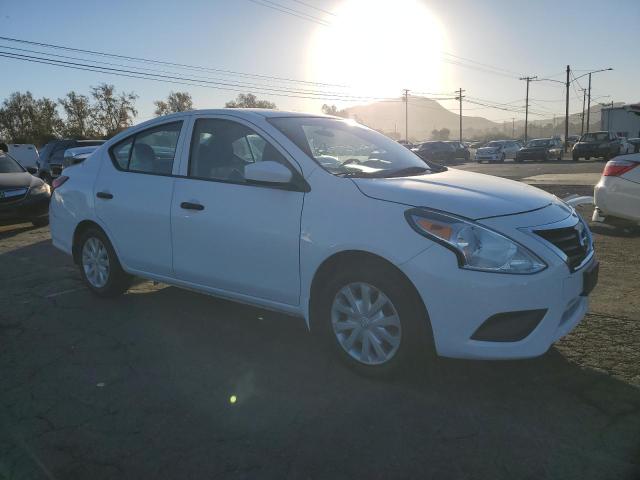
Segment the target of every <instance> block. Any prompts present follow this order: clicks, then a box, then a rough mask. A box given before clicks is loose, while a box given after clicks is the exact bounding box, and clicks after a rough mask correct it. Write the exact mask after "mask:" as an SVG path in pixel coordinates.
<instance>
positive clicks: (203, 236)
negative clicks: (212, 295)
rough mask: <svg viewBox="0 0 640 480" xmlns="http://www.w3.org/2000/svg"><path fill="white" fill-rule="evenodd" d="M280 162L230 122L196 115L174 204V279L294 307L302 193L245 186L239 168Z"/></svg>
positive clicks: (278, 154) (266, 145) (250, 132)
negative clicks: (185, 164) (256, 163)
mask: <svg viewBox="0 0 640 480" xmlns="http://www.w3.org/2000/svg"><path fill="white" fill-rule="evenodd" d="M263 160H265V161H266V160H269V161H277V162H281V163H283V164H284V165H286V166H287V167H288V168H290V169H292V171H295V169H294V168H293V167H292V166H291V163H290V162H289V161H288V160H287V159H286V158H285V155H284V154H283V152H282V151H280V150H278V149H277V148H276V147H274V146H273V145H272V144H271V143H270V142H269V141H267V140H265V138H264V136H261V135H259V134H258V133H257V132H256V131H255V130H254V129H252V128H250V127H249V126H247V125H245V124H242V123H239V122H237V121H235V120H233V121H232V120H228V119H222V118H212V117H209V118H199V119H197V120H196V121H195V123H194V125H193V133H192V136H191V147H190V152H189V156H188V165H187V167H186V170H184V173H186V176H184V177H182V178H177V179H176V183H175V191H174V197H173V202H172V206H171V231H172V237H173V265H174V270H175V275H176V277H177V278H178V279H181V280H185V281H188V282H191V283H195V284H198V285H203V286H206V287H210V288H214V289H218V290H222V291H227V292H231V293H235V294H241V295H247V296H250V297H257V298H261V299H266V300H269V301H273V302H278V303H284V304H288V305H297V304H298V303H299V294H300V277H299V241H300V216H301V213H302V203H303V199H304V193H303V192H300V191H292V190H287V189H283V188H274V187H270V186H265V185H254V184H250V183H247V182H246V181H245V179H244V166H245V165H247V164H249V163H252V162H260V161H263Z"/></svg>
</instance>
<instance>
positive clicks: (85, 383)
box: [0, 161, 640, 479]
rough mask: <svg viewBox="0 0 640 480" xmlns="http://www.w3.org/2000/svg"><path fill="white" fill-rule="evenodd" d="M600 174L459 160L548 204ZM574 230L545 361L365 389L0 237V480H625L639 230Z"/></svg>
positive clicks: (311, 345) (472, 367) (33, 240)
mask: <svg viewBox="0 0 640 480" xmlns="http://www.w3.org/2000/svg"><path fill="white" fill-rule="evenodd" d="M602 167H603V163H600V162H593V161H592V162H579V163H573V162H568V161H565V162H549V163H526V164H515V163H513V162H507V163H505V164H491V165H478V164H475V163H469V164H464V165H460V166H459V168H462V169H465V170H471V171H476V172H481V173H488V174H492V175H499V176H503V177H507V178H512V179H515V180H520V181H523V182H526V183H530V184H533V185H537V186H540V187H541V188H545V189H547V190H549V191H551V192H553V193H555V194H557V195H559V196H561V197H563V196H566V195H568V194H572V193H576V194H580V195H585V194H586V195H588V194H590V193H592V190H593V184H594V183H595V181H597V178H598V177H599V174H600V172H601V170H602ZM580 210H581V213H583V214H584V215H585V216H588V217H589V218H590V215H591V207H581V209H580ZM593 231H594V234H595V241H596V250H597V254H598V256H599V259H600V261H601V270H600V283H599V285H598V287H597V288H596V290H595V291H594V293H593V294H592V302H591V307H590V312H589V314H588V315H587V317H586V318H585V319H584V321H583V322H582V324H581V325H579V326H578V328H577V329H576V330H575V331H574V332H572V333H571V334H570V335H569V336H567V337H566V338H564V339H563V340H561V341H560V342H558V343H557V344H556V345H555V346H554V347H552V349H551V350H550V351H549V352H548V353H547V354H546V355H544V356H543V357H540V358H537V359H532V360H526V361H509V362H471V361H460V360H449V359H426V360H425V362H424V363H423V364H419V365H415V369H414V370H412V371H410V372H406V374H405V375H402V376H401V377H399V378H395V379H393V380H388V381H374V380H370V379H366V378H362V377H359V376H357V375H355V374H354V373H353V372H351V371H350V370H347V369H345V368H344V367H343V366H341V364H339V363H337V362H335V361H334V360H333V358H332V357H331V356H329V355H328V354H327V352H325V351H324V350H323V348H322V347H321V346H320V345H319V344H318V343H317V342H316V341H315V338H314V337H313V336H312V335H310V334H308V333H307V331H306V328H305V326H304V323H303V322H302V321H300V320H298V319H295V318H290V317H286V316H283V315H279V314H274V313H270V312H266V311H263V310H259V309H255V308H251V307H247V306H242V305H238V304H234V303H231V302H227V301H222V300H217V299H214V298H211V297H207V296H204V295H199V294H195V293H192V292H188V291H185V290H180V289H177V288H174V287H169V286H166V285H162V284H153V283H152V282H139V283H137V284H136V285H135V286H134V287H133V288H132V289H131V290H130V291H129V292H128V293H127V294H126V295H124V296H123V297H120V298H118V299H115V300H101V299H98V298H96V297H94V296H93V295H92V294H90V293H89V292H88V291H87V290H86V289H85V288H84V287H83V285H82V283H81V280H80V276H79V274H78V273H77V269H76V267H75V266H74V265H73V263H72V262H71V260H70V259H69V258H67V257H66V256H65V255H63V254H61V253H60V252H58V251H57V250H55V249H54V248H53V247H52V246H51V243H50V239H49V232H48V229H47V228H33V227H32V226H31V225H30V224H19V225H3V226H0V287H1V288H0V382H1V383H0V479H14V478H16V479H18V478H19V479H23V478H56V479H58V478H61V479H75V478H93V479H99V478H292V479H297V478H305V479H306V478H308V479H316V478H331V479H340V478H438V479H447V478H467V479H476V478H492V479H497V478H504V479H515V478H531V479H541V478H562V479H573V478H575V479H637V478H640V348H639V347H638V346H639V345H640V325H639V323H638V322H640V297H639V296H638V286H639V285H640V270H639V269H638V265H639V264H640V235H638V234H637V233H632V232H628V231H624V230H620V229H614V228H609V227H606V226H600V225H595V226H593ZM453 295H454V293H452V296H453ZM452 298H453V297H452Z"/></svg>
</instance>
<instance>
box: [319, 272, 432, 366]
mask: <svg viewBox="0 0 640 480" xmlns="http://www.w3.org/2000/svg"><path fill="white" fill-rule="evenodd" d="M348 292H350V296H351V298H352V299H353V300H354V301H355V303H354V302H350V300H349V295H348ZM367 292H368V293H369V294H368V295H367ZM380 293H381V294H382V295H380ZM318 295H319V297H318V302H317V303H316V305H317V308H314V315H315V318H314V319H313V324H314V329H315V328H317V330H318V332H319V334H320V335H321V336H322V339H323V342H324V343H325V344H326V345H327V347H328V348H329V350H331V351H333V352H334V354H335V355H337V356H338V358H339V359H340V360H341V361H342V362H343V363H345V364H346V365H347V366H349V367H350V368H352V369H354V370H355V371H356V372H358V373H360V374H363V375H366V376H372V377H388V376H390V375H392V374H396V373H399V372H401V371H402V370H403V369H405V368H406V371H410V370H411V369H413V368H414V365H415V364H416V361H415V359H416V358H417V357H420V356H421V355H423V354H424V352H433V347H432V345H433V341H432V334H431V328H430V325H429V320H428V318H427V313H426V311H425V309H424V306H423V305H422V301H421V300H420V298H419V296H418V294H417V292H416V291H415V289H414V288H413V286H412V285H411V284H408V281H407V280H406V279H405V278H404V277H403V276H402V275H401V274H400V273H399V272H397V271H395V270H394V269H393V268H391V267H389V266H386V265H384V264H378V263H374V264H373V265H367V266H362V265H354V266H352V267H351V268H346V267H345V268H341V269H340V270H339V271H338V272H337V273H336V274H335V275H334V276H333V277H332V278H330V279H329V280H328V282H327V283H326V284H325V285H324V286H323V287H322V288H321V290H320V292H319V294H318ZM367 297H368V298H369V300H370V301H369V304H371V303H373V304H374V305H375V304H376V303H377V302H384V303H383V305H382V306H381V307H380V308H379V309H377V310H376V312H375V313H374V314H371V315H372V317H373V318H374V319H373V320H371V319H370V318H369V317H367V315H366V313H359V311H356V310H355V309H354V308H350V306H353V305H355V306H356V307H357V308H361V303H360V304H358V301H360V302H362V299H364V298H367ZM383 297H384V298H383ZM385 299H386V300H388V302H389V303H387V302H386V300H385ZM314 303H315V302H314ZM358 305H360V306H358ZM365 305H366V302H365ZM363 308H366V307H363ZM348 312H351V313H353V314H354V315H353V316H350V315H349V313H348ZM394 312H395V314H396V318H397V319H398V322H397V325H395V324H393V323H392V322H391V321H390V320H389V319H391V318H393V315H394ZM382 319H386V320H387V322H388V323H386V324H385V325H384V326H382V325H376V322H380V321H382ZM351 325H355V326H351ZM349 327H350V328H349ZM381 328H382V329H384V330H385V332H386V335H385V334H383V333H382V332H381V331H380V329H381ZM351 337H353V339H352V346H351V350H349V351H347V348H349V347H348V345H347V344H348V342H349V340H350V338H351ZM376 338H377V339H378V341H376V340H375V339H376ZM387 338H389V339H392V340H394V341H395V340H397V342H398V343H397V344H396V345H395V346H394V344H393V343H392V342H391V341H389V340H387ZM354 339H355V340H354ZM365 342H368V345H369V347H368V349H367V348H366V347H365ZM374 342H375V343H376V344H378V345H379V347H380V349H375V345H374ZM343 345H344V346H343ZM366 350H368V352H366V353H365V351H366ZM387 355H388V358H385V356H387ZM358 357H360V358H358Z"/></svg>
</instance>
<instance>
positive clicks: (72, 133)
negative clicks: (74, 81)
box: [58, 90, 96, 139]
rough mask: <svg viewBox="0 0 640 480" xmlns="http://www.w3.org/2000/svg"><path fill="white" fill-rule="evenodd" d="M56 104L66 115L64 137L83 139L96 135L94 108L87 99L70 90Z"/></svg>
mask: <svg viewBox="0 0 640 480" xmlns="http://www.w3.org/2000/svg"><path fill="white" fill-rule="evenodd" d="M58 103H59V104H60V105H61V106H62V108H63V109H64V112H65V115H66V119H65V122H64V128H63V134H64V135H65V136H67V137H72V138H80V139H83V138H91V137H92V136H95V135H96V133H95V121H94V108H93V107H92V105H91V102H90V100H89V97H87V96H86V95H80V94H77V93H76V92H74V91H73V90H72V91H71V92H69V93H67V95H66V96H65V97H64V98H59V99H58Z"/></svg>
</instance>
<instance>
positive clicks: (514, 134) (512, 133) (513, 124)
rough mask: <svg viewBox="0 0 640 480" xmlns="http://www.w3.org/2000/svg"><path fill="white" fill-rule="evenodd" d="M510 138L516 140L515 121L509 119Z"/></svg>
mask: <svg viewBox="0 0 640 480" xmlns="http://www.w3.org/2000/svg"><path fill="white" fill-rule="evenodd" d="M511 138H516V119H515V118H513V117H511Z"/></svg>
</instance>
